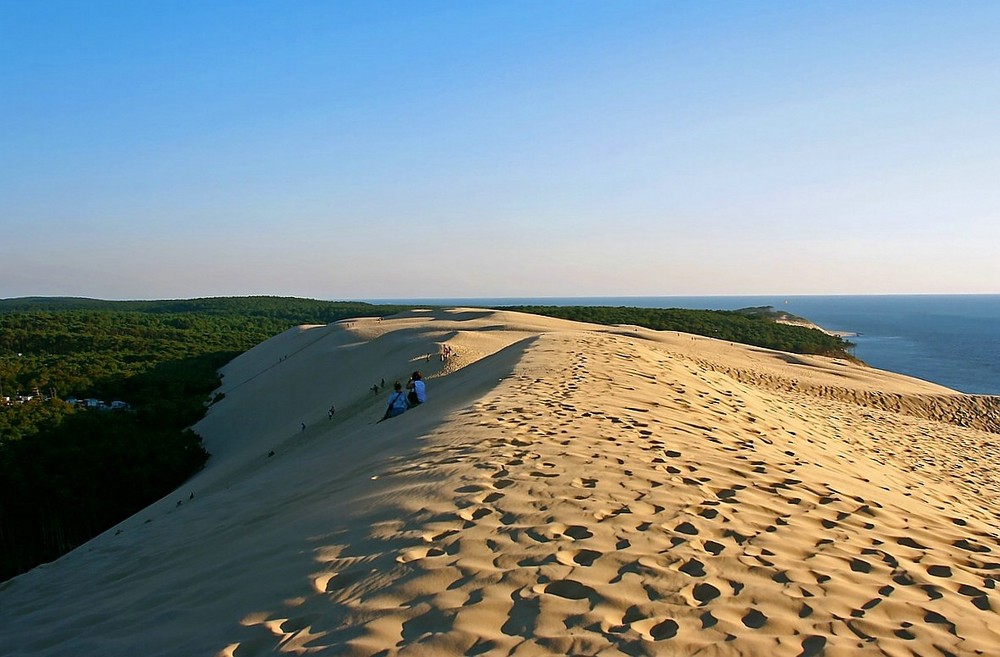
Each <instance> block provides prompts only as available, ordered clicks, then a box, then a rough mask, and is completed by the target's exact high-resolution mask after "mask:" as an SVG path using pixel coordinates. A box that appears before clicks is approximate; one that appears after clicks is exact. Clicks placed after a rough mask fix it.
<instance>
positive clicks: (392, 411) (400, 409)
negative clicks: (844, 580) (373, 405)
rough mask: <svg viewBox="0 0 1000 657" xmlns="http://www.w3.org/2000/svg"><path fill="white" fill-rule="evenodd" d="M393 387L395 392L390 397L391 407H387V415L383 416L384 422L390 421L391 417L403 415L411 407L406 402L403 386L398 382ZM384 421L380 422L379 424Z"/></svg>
mask: <svg viewBox="0 0 1000 657" xmlns="http://www.w3.org/2000/svg"><path fill="white" fill-rule="evenodd" d="M392 387H393V390H394V392H393V393H392V395H390V396H389V405H388V406H386V409H385V415H383V416H382V420H388V419H389V418H391V417H396V416H397V415H402V414H403V413H404V412H406V409H408V408H409V407H410V405H409V403H407V401H406V395H405V394H403V386H402V384H401V383H400V382H399V381H396V383H395V384H394V385H393V386H392ZM382 420H379V422H381V421H382Z"/></svg>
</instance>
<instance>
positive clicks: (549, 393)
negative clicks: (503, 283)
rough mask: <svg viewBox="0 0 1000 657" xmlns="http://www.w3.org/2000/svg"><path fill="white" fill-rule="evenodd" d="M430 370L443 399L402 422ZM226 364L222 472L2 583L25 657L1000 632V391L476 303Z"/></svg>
mask: <svg viewBox="0 0 1000 657" xmlns="http://www.w3.org/2000/svg"><path fill="white" fill-rule="evenodd" d="M415 370H419V371H420V372H422V373H423V375H424V378H425V380H426V383H427V390H428V401H427V403H425V404H422V405H420V406H418V407H416V408H413V409H411V410H409V411H407V412H405V413H404V414H403V415H401V416H398V417H394V418H391V419H389V420H385V421H383V422H378V420H379V419H380V418H381V417H382V415H383V412H384V410H385V406H386V403H387V401H388V397H389V393H390V391H391V389H392V384H393V383H394V382H395V381H397V380H399V381H400V382H401V383H403V384H405V383H406V381H407V379H408V378H409V376H410V375H411V374H412V373H413V371H415ZM223 373H224V378H223V385H222V388H221V389H220V392H221V393H224V394H223V396H222V397H221V398H220V400H219V401H218V402H217V403H215V404H214V405H213V406H212V407H211V408H210V410H209V413H208V414H207V416H206V417H205V419H204V420H203V421H202V422H201V423H200V424H199V425H198V426H197V429H198V431H199V432H200V433H201V434H202V435H203V436H204V438H205V442H206V446H207V447H208V449H209V451H211V452H212V454H213V456H212V458H211V460H210V461H209V463H208V465H207V466H206V468H205V469H204V470H203V471H202V472H201V473H199V474H198V475H196V476H195V477H194V478H192V479H191V480H190V481H189V482H187V483H186V484H185V485H184V486H183V487H181V488H180V489H178V490H177V491H176V492H175V494H173V495H171V496H168V497H167V498H165V499H163V500H161V501H160V502H158V503H157V504H154V505H153V506H151V507H149V508H148V509H146V510H144V511H143V512H141V513H139V514H137V515H136V516H134V517H133V518H130V519H129V520H127V521H125V522H123V523H121V525H119V526H118V527H116V528H113V529H112V530H110V531H108V532H106V533H105V534H103V535H102V536H100V537H98V538H96V539H95V540H93V541H91V542H90V543H88V544H86V545H84V546H83V547H81V548H79V549H78V550H76V551H74V552H72V553H70V554H69V555H66V556H65V557H63V558H62V559H60V560H59V561H57V562H54V563H52V564H49V565H46V566H43V567H40V568H37V569H35V570H33V571H31V572H30V573H27V574H25V575H23V576H20V577H18V578H15V579H14V580H11V581H10V582H8V583H6V584H5V585H3V586H2V589H0V607H2V613H0V637H2V638H0V652H2V653H3V654H5V655H122V656H124V655H129V656H132V655H177V656H185V657H187V656H197V655H205V656H223V655H232V656H236V657H245V656H250V655H273V654H300V655H304V654H319V655H357V656H362V655H364V656H375V655H379V656H385V657H390V656H394V655H407V656H409V655H443V656H449V655H454V656H457V655H496V656H500V655H540V654H551V655H663V654H670V655H694V654H699V655H767V656H768V657H770V656H783V655H789V656H808V655H830V656H834V655H856V654H860V655H866V654H870V655H995V654H997V646H1000V614H998V610H1000V594H998V592H997V590H996V582H997V580H998V579H1000V535H998V531H997V524H998V520H1000V513H998V511H1000V503H998V500H1000V477H998V475H997V472H996V469H995V467H994V463H995V462H996V459H997V456H998V449H997V445H998V441H1000V436H998V432H1000V412H998V411H1000V401H998V399H997V398H991V397H972V396H966V395H960V394H958V393H955V392H953V391H951V390H947V389H945V388H941V387H939V386H935V385H933V384H930V383H926V382H922V381H918V380H915V379H911V378H907V377H903V376H899V375H895V374H890V373H887V372H881V371H878V370H873V369H871V368H868V367H865V366H863V365H860V364H856V363H851V362H847V361H840V360H833V359H827V358H819V357H807V356H796V355H791V354H786V353H781V352H773V351H768V350H765V349H758V348H752V347H746V346H742V345H734V344H730V343H726V342H719V341H716V340H711V339H708V338H701V337H695V336H690V335H685V334H678V333H659V332H654V331H648V330H645V329H639V328H635V327H625V326H622V327H597V326H591V325H586V324H578V323H572V322H565V321H561V320H554V319H547V318H542V317H535V316H530V315H522V314H517V313H508V312H498V311H488V310H476V309H454V310H433V311H431V310H428V311H414V312H410V313H406V314H403V315H398V316H395V317H392V318H386V319H384V320H378V319H357V320H352V321H345V322H340V323H337V324H333V325H330V326H303V327H299V328H297V329H293V330H291V331H288V332H286V333H283V334H282V335H279V336H276V337H275V338H272V339H271V340H269V341H267V342H265V343H263V344H261V345H259V346H258V347H256V348H255V349H253V350H251V351H249V352H247V353H246V354H244V355H242V356H240V357H239V358H237V359H236V360H235V361H233V362H232V363H230V364H229V365H228V366H227V367H226V368H225V369H224V371H223ZM383 381H384V383H385V388H383V387H382V383H383ZM373 386H375V390H374V391H373ZM331 410H333V411H334V412H333V413H331V412H330V411H331Z"/></svg>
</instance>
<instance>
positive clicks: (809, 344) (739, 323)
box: [505, 306, 854, 358]
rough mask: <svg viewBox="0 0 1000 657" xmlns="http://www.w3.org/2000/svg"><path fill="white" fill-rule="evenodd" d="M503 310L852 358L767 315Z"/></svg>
mask: <svg viewBox="0 0 1000 657" xmlns="http://www.w3.org/2000/svg"><path fill="white" fill-rule="evenodd" d="M505 309H506V310H516V311H518V312H525V313H534V314H536V315H546V316H548V317H558V318H561V319H570V320H574V321H578V322H590V323H592V324H604V325H615V324H632V325H635V326H643V327H645V328H650V329H655V330H657V331H681V332H684V333H694V334H697V335H704V336H708V337H712V338H718V339H720V340H726V341H729V342H740V343H743V344H749V345H754V346H757V347H765V348H767V349H777V350H779V351H790V352H792V353H797V354H814V355H821V356H833V357H838V358H853V357H852V356H851V355H850V353H849V349H850V348H851V347H853V346H854V345H852V344H851V343H850V342H847V341H845V340H843V339H842V338H839V337H836V336H832V335H828V334H826V333H824V332H823V331H819V330H816V329H810V328H804V327H801V326H791V325H788V324H779V323H777V322H775V321H774V318H775V316H776V315H778V314H779V313H774V312H773V309H770V310H771V312H768V309H764V308H755V309H750V310H752V312H746V311H745V310H744V311H741V310H688V309H683V308H630V307H626V306H617V307H612V306H506V307H505Z"/></svg>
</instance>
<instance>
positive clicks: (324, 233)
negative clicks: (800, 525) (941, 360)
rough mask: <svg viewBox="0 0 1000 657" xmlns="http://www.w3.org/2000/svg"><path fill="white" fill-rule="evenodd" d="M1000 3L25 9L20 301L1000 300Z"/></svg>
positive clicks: (0, 69) (15, 202)
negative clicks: (899, 296) (241, 297)
mask: <svg viewBox="0 0 1000 657" xmlns="http://www.w3.org/2000/svg"><path fill="white" fill-rule="evenodd" d="M998 35H1000V3H997V2H961V3H947V2H939V3H928V2H909V1H906V2H892V1H885V2H746V3H737V2H634V1H617V0H616V1H612V0H605V1H603V2H589V1H576V0H574V1H572V2H569V1H565V2H560V1H555V2H535V1H531V2H494V3H488V2H467V1H460V0H456V1H454V2H398V3H395V2H332V1H324V2H283V1H277V0H276V1H274V2H237V1H233V2H203V1H191V2H180V1H169V2H155V1H149V2H147V1H143V2H134V1H132V0H128V1H123V2H100V1H83V0H80V1H76V2H54V1H47V0H25V1H20V0H17V1H15V0H0V297H13V296H25V295H79V296H91V297H100V298H111V299H115V298H165V297H192V296H208V295H224V294H225V295H228V294H289V295H297V296H309V297H317V298H384V297H396V298H399V297H449V296H465V297H475V296H549V295H552V296H570V295H583V296H592V295H688V294H691V295H698V294H839V293H923V292H927V293H931V292H942V293H960V292H988V293H996V292H1000V37H998Z"/></svg>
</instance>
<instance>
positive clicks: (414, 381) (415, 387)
mask: <svg viewBox="0 0 1000 657" xmlns="http://www.w3.org/2000/svg"><path fill="white" fill-rule="evenodd" d="M406 389H407V390H409V391H410V394H408V395H407V396H406V399H407V401H409V402H410V408H413V407H414V406H418V405H419V404H423V403H424V402H425V401H427V386H426V385H425V384H424V377H423V375H421V374H420V371H419V370H417V371H416V372H414V373H413V376H411V377H410V380H409V381H408V382H407V384H406Z"/></svg>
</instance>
